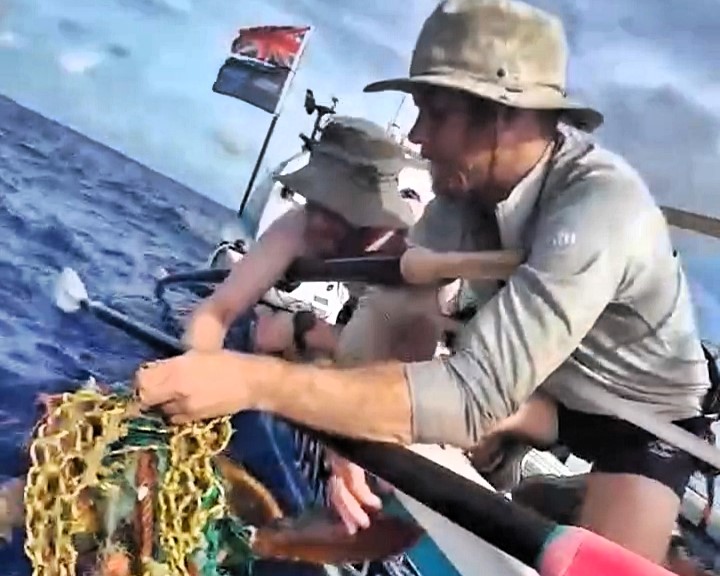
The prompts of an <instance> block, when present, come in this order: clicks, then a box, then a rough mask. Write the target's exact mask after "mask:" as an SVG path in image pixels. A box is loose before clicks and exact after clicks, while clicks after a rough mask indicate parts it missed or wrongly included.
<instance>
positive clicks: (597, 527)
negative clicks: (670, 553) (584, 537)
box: [580, 472, 680, 564]
mask: <svg viewBox="0 0 720 576" xmlns="http://www.w3.org/2000/svg"><path fill="white" fill-rule="evenodd" d="M679 511H680V499H679V498H678V497H677V495H676V494H675V493H674V492H673V491H672V490H671V489H670V488H668V487H667V486H664V485H663V484H661V483H660V482H657V481H656V480H651V479H649V478H645V477H643V476H637V475H635V474H605V473H601V472H593V473H592V474H589V475H588V483H587V493H586V496H585V501H584V502H583V506H582V509H581V512H580V525H581V526H583V527H585V528H587V529H588V530H592V531H593V532H596V533H597V534H600V535H601V536H604V537H605V538H607V539H608V540H612V541H614V542H617V543H618V544H620V545H621V546H624V547H625V548H627V549H628V550H632V551H633V552H635V553H636V554H639V555H641V556H644V557H645V558H647V559H649V560H651V561H652V562H656V563H658V564H659V563H661V562H663V560H664V559H665V555H666V553H667V550H668V545H669V544H670V537H671V534H672V530H673V527H674V526H675V521H676V519H677V516H678V513H679ZM628 519H632V521H628Z"/></svg>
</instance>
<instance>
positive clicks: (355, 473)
mask: <svg viewBox="0 0 720 576" xmlns="http://www.w3.org/2000/svg"><path fill="white" fill-rule="evenodd" d="M343 480H344V482H345V485H346V486H347V488H348V490H349V491H350V493H351V494H352V496H354V497H355V499H356V500H357V501H358V502H359V503H360V504H362V505H363V506H365V507H367V508H372V509H374V510H380V509H381V508H382V500H380V497H379V496H378V495H377V494H375V493H374V492H373V491H372V490H370V486H369V485H368V483H367V479H366V478H365V470H363V469H362V468H360V467H359V466H357V465H355V464H350V466H349V469H348V471H347V475H346V477H345V478H343Z"/></svg>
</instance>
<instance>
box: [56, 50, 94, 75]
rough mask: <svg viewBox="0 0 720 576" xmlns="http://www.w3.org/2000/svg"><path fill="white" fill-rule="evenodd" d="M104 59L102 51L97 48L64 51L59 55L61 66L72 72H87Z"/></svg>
mask: <svg viewBox="0 0 720 576" xmlns="http://www.w3.org/2000/svg"><path fill="white" fill-rule="evenodd" d="M102 61H103V55H102V53H101V52H98V51H95V50H84V51H73V52H64V53H62V54H60V56H58V64H59V65H60V67H61V68H62V69H63V70H65V72H68V73H70V74H85V73H86V72H88V71H90V70H92V69H94V68H96V67H97V66H98V65H99V64H100V63H101V62H102Z"/></svg>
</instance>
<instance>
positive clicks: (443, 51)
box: [365, 0, 603, 132]
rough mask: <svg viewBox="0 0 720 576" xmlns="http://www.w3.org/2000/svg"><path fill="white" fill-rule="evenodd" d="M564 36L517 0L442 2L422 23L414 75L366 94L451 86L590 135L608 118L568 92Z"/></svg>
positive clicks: (544, 15) (549, 18)
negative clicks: (553, 117) (550, 114)
mask: <svg viewBox="0 0 720 576" xmlns="http://www.w3.org/2000/svg"><path fill="white" fill-rule="evenodd" d="M567 65H568V47H567V38H566V36H565V30H564V28H563V25H562V22H561V21H560V19H559V18H557V17H556V16H553V15H551V14H549V13H548V12H545V11H544V10H540V9H539V8H535V7H534V6H530V5H529V4H526V3H525V2H521V1H519V0H444V1H442V2H440V4H439V5H438V6H437V8H436V9H435V10H434V11H433V12H432V14H431V15H430V16H429V17H428V18H427V20H425V23H424V24H423V27H422V30H421V31H420V35H419V37H418V40H417V43H416V45H415V50H414V51H413V56H412V61H411V64H410V74H409V76H408V77H404V78H393V79H389V80H382V81H379V82H373V83H372V84H369V85H368V86H366V87H365V92H380V91H384V90H397V91H401V92H413V91H414V90H415V89H416V88H417V87H418V86H437V87H444V88H452V89H455V90H460V91H463V92H467V93H470V94H474V95H476V96H479V97H481V98H486V99H488V100H492V101H494V102H498V103H500V104H504V105H506V106H510V107H514V108H528V109H536V110H557V111H561V112H562V119H563V121H565V122H567V123H568V124H571V125H573V126H575V127H577V128H580V129H582V130H585V131H587V132H592V131H593V130H595V129H596V128H597V127H599V126H600V125H601V124H602V123H603V115H602V114H601V113H600V112H599V111H597V110H595V109H594V108H592V107H590V106H587V105H585V104H582V103H580V102H577V101H575V100H573V99H572V98H570V97H569V96H568V94H567V78H566V76H567Z"/></svg>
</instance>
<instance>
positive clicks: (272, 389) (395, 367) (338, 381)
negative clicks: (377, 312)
mask: <svg viewBox="0 0 720 576" xmlns="http://www.w3.org/2000/svg"><path fill="white" fill-rule="evenodd" d="M282 372H283V377H282V378H279V379H278V381H277V383H274V384H273V385H272V386H267V387H265V388H264V390H263V392H262V396H263V398H262V399H261V400H260V401H259V402H258V406H257V408H258V409H260V410H267V411H269V412H273V413H275V414H277V415H279V416H281V417H283V418H287V419H288V420H293V421H295V422H298V423H300V424H304V425H306V426H309V427H311V428H316V429H319V430H323V431H326V432H330V433H334V434H339V435H342V436H349V437H352V438H362V439H366V440H375V441H381V442H393V443H398V444H410V443H411V442H412V410H411V403H410V394H409V391H408V386H407V382H406V380H405V373H404V367H403V364H401V363H400V362H393V363H383V364H375V365H371V366H364V367H361V368H351V369H336V368H321V367H318V366H312V365H296V364H290V363H287V364H285V366H284V368H283V370H282Z"/></svg>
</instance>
